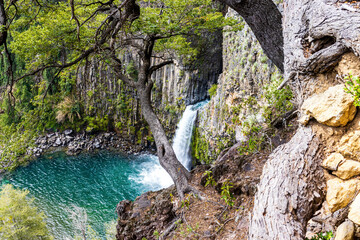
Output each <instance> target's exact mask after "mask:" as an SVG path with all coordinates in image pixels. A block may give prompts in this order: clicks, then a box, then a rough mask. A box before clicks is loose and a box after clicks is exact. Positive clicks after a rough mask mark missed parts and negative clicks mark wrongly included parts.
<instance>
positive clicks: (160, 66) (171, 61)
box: [149, 60, 174, 75]
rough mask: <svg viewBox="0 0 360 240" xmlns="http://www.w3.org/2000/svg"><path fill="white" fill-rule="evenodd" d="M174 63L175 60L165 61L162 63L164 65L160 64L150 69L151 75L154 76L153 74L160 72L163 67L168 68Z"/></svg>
mask: <svg viewBox="0 0 360 240" xmlns="http://www.w3.org/2000/svg"><path fill="white" fill-rule="evenodd" d="M172 63H174V61H173V60H168V61H164V62H162V63H159V64H157V65H154V66H152V67H151V68H150V69H149V75H151V74H152V73H153V72H155V71H156V70H158V69H160V68H162V67H164V66H166V65H169V64H172Z"/></svg>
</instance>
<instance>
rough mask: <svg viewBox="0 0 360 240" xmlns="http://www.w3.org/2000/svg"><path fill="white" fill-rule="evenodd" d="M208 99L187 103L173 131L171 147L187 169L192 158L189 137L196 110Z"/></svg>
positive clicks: (189, 167) (190, 164)
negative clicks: (191, 103)
mask: <svg viewBox="0 0 360 240" xmlns="http://www.w3.org/2000/svg"><path fill="white" fill-rule="evenodd" d="M206 103H208V101H202V102H199V103H197V104H195V105H189V106H187V107H186V109H185V111H184V113H183V116H182V118H181V119H180V122H179V124H178V125H177V129H176V132H175V137H174V142H173V149H174V151H175V154H176V157H177V158H178V160H179V161H180V162H181V164H182V165H183V166H184V167H185V168H186V169H187V170H189V171H190V170H191V166H192V163H191V162H192V159H191V151H190V147H191V137H192V132H193V128H194V124H195V120H196V116H197V112H198V110H199V109H200V108H202V107H203V106H204V105H205V104H206Z"/></svg>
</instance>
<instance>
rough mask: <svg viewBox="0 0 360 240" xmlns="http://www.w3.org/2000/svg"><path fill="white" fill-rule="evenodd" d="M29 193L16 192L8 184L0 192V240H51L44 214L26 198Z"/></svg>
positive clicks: (24, 191) (23, 191) (25, 191)
mask: <svg viewBox="0 0 360 240" xmlns="http://www.w3.org/2000/svg"><path fill="white" fill-rule="evenodd" d="M28 193H29V191H27V190H17V189H14V187H13V186H12V185H10V184H7V185H4V186H3V187H2V190H1V192H0V238H1V239H9V240H12V239H13V240H16V239H24V240H26V239H29V240H35V239H44V240H46V239H53V237H52V236H51V235H50V234H49V231H48V229H47V227H46V222H45V214H44V213H42V212H39V211H38V209H37V207H35V206H34V205H33V201H34V200H33V199H31V198H28V196H27V195H28Z"/></svg>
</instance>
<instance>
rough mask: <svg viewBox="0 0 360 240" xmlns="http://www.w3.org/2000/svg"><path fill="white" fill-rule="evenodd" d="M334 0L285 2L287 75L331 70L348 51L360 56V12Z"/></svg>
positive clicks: (288, 76) (289, 76) (293, 0)
mask: <svg viewBox="0 0 360 240" xmlns="http://www.w3.org/2000/svg"><path fill="white" fill-rule="evenodd" d="M336 2H337V1H334V0H302V1H298V0H288V1H285V2H284V39H285V42H284V54H285V78H286V79H288V78H290V80H291V79H292V78H293V76H294V73H301V74H309V73H310V74H317V73H323V72H326V71H329V70H330V69H331V68H332V67H334V66H335V65H336V64H337V63H338V62H339V61H340V59H341V56H342V55H343V54H344V53H345V52H347V51H349V50H350V51H353V52H354V53H355V55H357V56H360V39H359V37H358V36H359V34H360V12H359V10H358V9H352V8H351V7H350V6H349V5H347V4H342V5H336V4H335V3H336Z"/></svg>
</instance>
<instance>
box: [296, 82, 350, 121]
mask: <svg viewBox="0 0 360 240" xmlns="http://www.w3.org/2000/svg"><path fill="white" fill-rule="evenodd" d="M353 102H354V98H353V96H352V95H351V94H349V93H346V92H345V91H344V85H342V84H340V85H336V86H334V87H330V88H329V89H328V90H326V91H325V92H324V93H321V94H315V95H313V96H312V97H310V98H308V99H306V100H305V101H304V103H303V105H302V107H301V111H302V117H301V118H300V121H301V123H302V124H304V125H306V124H307V122H308V121H309V119H310V118H311V117H313V118H315V119H316V120H317V121H318V122H319V123H322V124H325V125H327V126H331V127H339V126H345V125H346V124H347V123H348V122H350V121H352V120H353V119H354V117H355V113H356V107H355V106H354V104H353Z"/></svg>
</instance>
